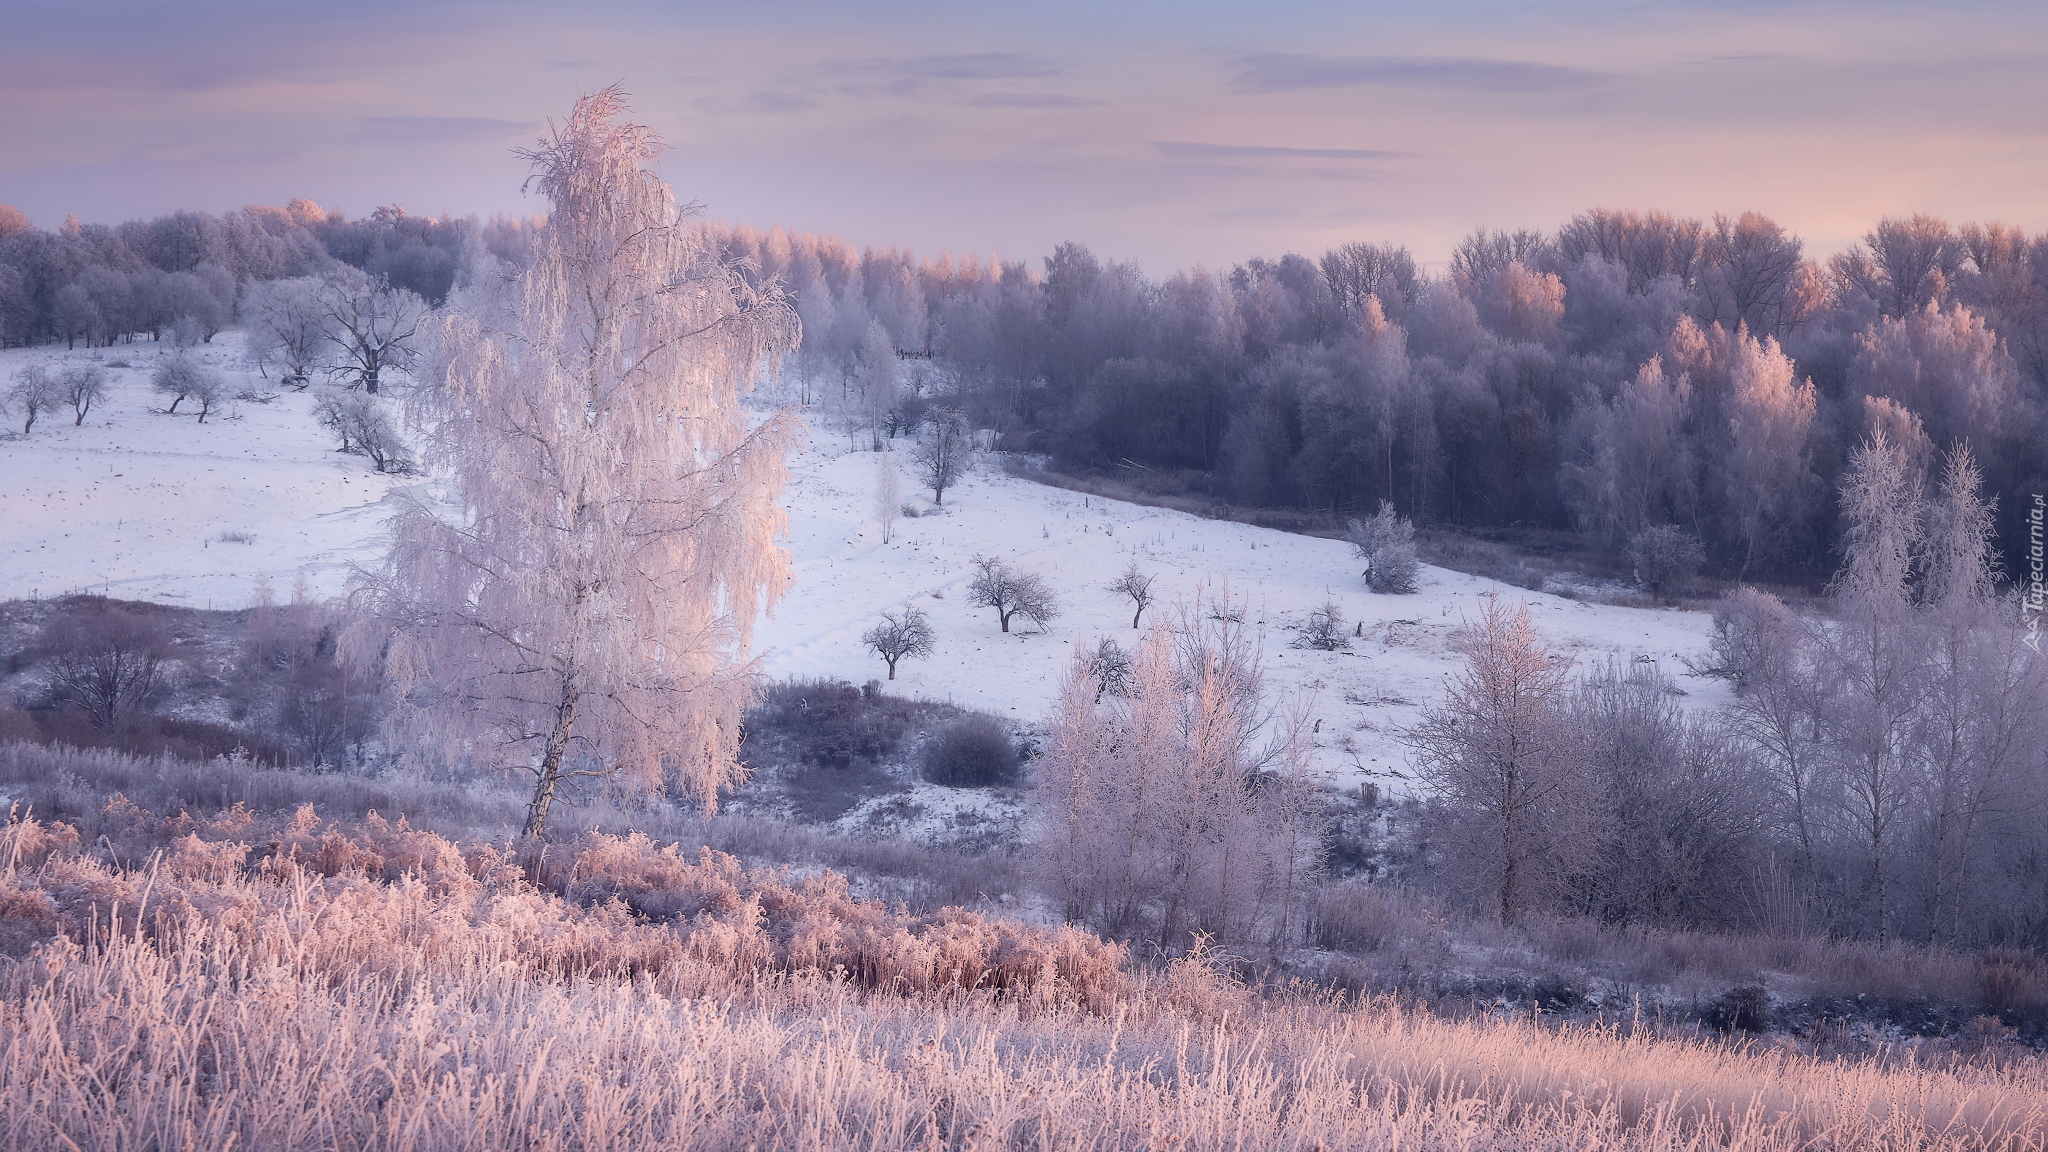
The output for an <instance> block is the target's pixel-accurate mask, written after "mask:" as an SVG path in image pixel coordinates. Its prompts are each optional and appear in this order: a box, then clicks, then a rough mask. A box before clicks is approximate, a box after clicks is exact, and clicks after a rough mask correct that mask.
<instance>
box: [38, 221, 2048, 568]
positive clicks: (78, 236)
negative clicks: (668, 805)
mask: <svg viewBox="0 0 2048 1152" xmlns="http://www.w3.org/2000/svg"><path fill="white" fill-rule="evenodd" d="M539 225H540V220H538V219H535V220H509V219H495V220H490V221H478V220H474V219H470V220H461V219H449V218H438V219H437V218H430V217H418V216H412V215H409V214H407V213H406V212H405V210H404V209H403V208H401V207H398V206H395V205H393V206H386V207H382V208H378V209H377V210H376V211H374V212H372V213H371V214H370V215H369V216H367V217H364V218H360V219H349V218H347V217H345V216H343V215H342V214H341V213H340V212H337V211H333V210H325V209H322V208H320V207H319V206H318V205H314V204H312V203H311V202H309V201H304V200H295V201H292V202H291V203H290V204H288V205H286V206H285V207H282V208H277V207H265V206H251V207H248V208H244V209H240V210H237V211H235V212H230V213H226V214H224V215H220V216H213V215H210V214H207V213H198V212H180V213H174V214H172V215H170V216H166V217H162V218H159V219H156V220H150V221H131V222H128V223H124V224H121V225H117V226H111V227H110V226H104V225H96V224H79V223H78V222H76V221H75V220H74V221H69V222H67V223H66V224H65V225H64V227H62V228H60V229H57V230H55V231H44V230H41V229H37V228H34V227H32V226H30V225H29V223H28V222H27V221H26V220H25V219H22V218H21V217H20V215H19V214H18V213H12V214H5V213H0V343H6V344H20V343H36V342H48V341H52V340H62V341H65V342H67V343H76V342H80V341H83V342H86V343H106V342H110V341H122V340H134V339H158V338H165V337H170V336H172V335H173V334H174V328H175V327H176V326H177V325H179V324H180V323H181V322H184V321H189V322H190V323H189V325H188V327H189V328H190V330H191V331H192V332H194V333H195V334H196V338H197V339H200V340H205V339H208V338H210V336H211V335H212V333H214V332H217V331H219V330H220V328H221V327H223V326H225V325H226V324H228V323H230V322H234V321H237V320H238V319H239V321H240V322H241V323H244V324H248V325H251V326H252V328H256V327H260V328H262V329H263V331H264V332H265V333H267V335H266V336H265V338H264V339H263V340H262V341H261V345H262V348H263V352H264V356H265V366H266V370H269V369H270V368H272V367H274V368H275V369H276V371H277V374H278V376H279V377H280V378H281V379H285V380H287V381H292V382H298V381H300V380H304V379H307V378H308V377H309V375H311V374H313V370H314V368H315V366H316V365H318V366H319V368H320V369H322V370H334V369H338V368H342V367H344V366H345V367H346V371H347V372H348V380H347V382H348V383H350V384H351V385H353V386H357V387H363V388H370V387H373V386H374V385H375V384H376V383H377V382H378V381H379V379H380V376H381V373H382V372H383V371H384V370H385V366H386V363H387V361H386V360H385V359H384V357H383V354H382V350H383V349H385V348H386V345H385V344H384V343H383V342H382V340H381V339H380V337H379V336H378V334H377V331H376V328H377V326H376V324H375V323H370V324H358V325H356V326H355V329H354V335H355V338H354V339H351V340H350V341H349V343H348V346H347V348H346V349H345V350H344V349H343V348H341V347H340V346H337V345H331V344H319V345H318V347H316V348H313V349H310V350H309V349H308V348H307V347H306V346H305V344H306V342H305V341H304V340H300V339H298V338H296V337H295V336H294V335H293V330H294V328H295V327H296V326H301V325H300V321H299V320H296V319H294V318H293V317H292V316H291V313H292V311H293V306H292V305H291V304H290V303H289V302H288V301H286V300H281V299H280V298H279V297H280V296H288V295H290V294H291V292H292V289H284V288H280V289H278V290H277V291H271V290H269V289H268V287H267V286H269V285H271V284H272V283H273V282H283V283H292V282H299V283H300V284H301V286H302V287H303V285H304V282H305V280H306V278H308V277H311V278H315V279H318V280H322V281H325V282H329V283H332V284H336V285H339V284H343V283H346V282H351V281H352V282H355V283H367V284H371V285H376V286H380V287H381V288H383V289H385V290H388V291H390V292H393V293H397V294H400V295H404V294H409V296H407V297H406V298H407V299H416V300H417V301H418V306H417V308H416V310H417V311H421V312H423V311H424V310H425V309H426V308H428V307H432V306H436V305H439V304H440V303H441V302H442V301H444V300H445V299H446V298H447V296H448V294H449V292H450V291H452V289H453V287H454V285H455V283H456V280H457V277H458V273H459V270H460V268H461V267H462V266H463V262H464V260H465V259H466V255H465V254H466V253H468V252H470V251H472V250H478V251H483V252H488V253H489V254H491V255H492V256H494V257H495V258H497V259H499V260H501V261H505V262H507V263H509V264H511V265H514V266H521V265H523V264H525V263H526V262H528V261H530V260H531V259H532V252H533V238H534V236H535V234H536V229H537V228H538V227H539ZM710 242H711V243H712V244H713V245H714V246H716V247H717V248H718V249H719V250H720V252H721V254H722V255H723V257H724V258H726V259H727V260H728V261H730V262H733V263H734V264H735V265H736V266H738V267H740V268H741V269H742V270H743V274H744V275H745V276H747V277H748V278H749V280H750V282H751V283H753V284H754V285H755V286H756V287H764V286H766V285H768V284H771V283H773V284H779V285H780V286H781V289H782V290H783V291H784V292H785V293H786V294H787V295H788V297H789V299H790V301H791V303H792V306H793V307H794V308H795V310H796V313H797V316H798V318H799V320H800V322H801V327H802V333H803V335H802V342H801V344H800V345H799V347H798V348H797V350H796V352H795V353H794V354H793V355H792V356H791V357H790V358H789V359H788V361H787V362H786V371H785V377H786V382H787V386H788V387H789V389H790V398H791V399H792V400H794V401H795V402H797V403H800V404H803V405H805V406H807V407H809V408H810V409H812V410H813V412H814V413H816V414H817V415H818V416H819V417H820V418H821V421H820V423H821V426H823V427H830V428H832V429H833V430H835V431H839V430H843V431H844V432H845V433H846V434H847V435H848V437H849V446H851V447H864V448H874V447H877V446H879V445H881V444H883V443H886V442H894V441H897V440H899V439H901V438H903V437H904V436H906V435H911V434H917V435H920V436H925V435H928V434H929V433H930V432H931V430H932V429H934V428H938V427H942V426H948V427H949V426H950V424H942V423H935V421H934V417H933V412H934V411H935V410H942V411H946V412H956V413H959V419H960V420H964V421H965V422H966V423H967V424H968V425H970V426H972V427H976V428H993V429H996V430H997V431H998V433H999V441H998V443H999V446H1000V447H1002V448H1005V449H1011V450H1018V451H1025V452H1034V453H1041V454H1044V455H1046V456H1048V457H1050V458H1051V459H1052V461H1053V462H1054V463H1055V464H1056V465H1057V466H1059V467H1061V468H1065V469H1069V470H1074V471H1082V472H1105V473H1113V474H1115V475H1118V476H1120V477H1122V478H1124V479H1126V480H1128V481H1131V482H1133V483H1136V484H1139V485H1142V486H1151V487H1155V488H1160V489H1163V490H1168V491H1172V492H1175V493H1177V494H1193V495H1201V496H1207V497H1209V498H1212V499H1215V500H1218V501H1224V502H1229V503H1233V504H1240V505H1253V506H1266V507H1275V508H1288V509H1296V510H1300V511H1302V512H1306V513H1309V514H1312V515H1317V516H1323V517H1326V518H1327V520H1328V525H1327V526H1329V527H1331V528H1336V529H1341V528H1342V527H1343V525H1344V524H1345V523H1346V521H1348V520H1349V519H1351V518H1363V517H1368V516H1370V515H1372V514H1373V513H1374V512H1375V510H1376V509H1378V507H1379V506H1380V503H1381V502H1382V501H1387V502H1390V503H1391V504H1392V505H1393V506H1394V508H1395V509H1396V510H1397V512H1398V513H1399V514H1400V515H1402V516H1404V517H1407V518H1409V519H1411V520H1413V521H1414V522H1415V523H1417V524H1418V525H1423V526H1429V525H1449V526H1460V527H1469V528H1490V527H1502V526H1517V527H1525V528H1526V527H1537V528H1548V529H1552V530H1557V531H1565V532H1571V533H1574V534H1577V535H1578V536H1580V537H1581V538H1582V539H1583V541H1584V542H1585V543H1586V544H1587V545H1588V546H1590V547H1593V548H1596V549H1602V550H1606V551H1607V552H1609V553H1610V554H1612V555H1613V556H1615V557H1616V558H1617V559H1627V560H1631V561H1632V560H1633V557H1634V555H1635V554H1636V553H1638V552H1640V551H1642V549H1643V547H1644V545H1645V542H1646V537H1647V534H1653V533H1662V535H1661V536H1660V537H1654V538H1649V541H1648V542H1650V543H1653V544H1655V545H1657V547H1658V549H1659V550H1661V552H1662V553H1663V554H1664V555H1665V556H1667V557H1668V556H1670V555H1672V552H1671V549H1672V547H1673V546H1675V545H1680V544H1682V542H1677V541H1673V540H1672V539H1671V533H1682V534H1683V536H1684V537H1686V538H1687V539H1689V540H1690V541H1691V542H1693V543H1694V544H1695V545H1696V546H1697V547H1698V549H1699V554H1700V557H1701V562H1702V564H1703V565H1704V567H1705V568H1706V569H1707V570H1709V571H1711V572H1713V573H1716V574H1718V575H1721V576H1724V577H1729V578H1749V579H1754V578H1758V577H1772V578H1795V579H1808V580H1818V579H1821V578H1824V577H1825V575H1826V574H1827V573H1828V572H1831V571H1832V570H1833V568H1834V557H1835V555H1836V550H1837V547H1838V545H1839V542H1840V533H1841V528H1842V524H1841V519H1840V514H1839V509H1838V507H1837V506H1836V504H1835V502H1834V501H1833V500H1832V499H1831V498H1830V493H1831V492H1833V491H1834V490H1835V488H1836V487H1837V486H1838V485H1839V483H1840V481H1841V478H1842V476H1843V474H1844V472H1845V470H1846V468H1847V467H1848V461H1849V457H1850V454H1851V453H1852V452H1853V451H1854V448H1855V445H1856V444H1857V443H1859V442H1860V441H1861V440H1862V439H1863V438H1864V437H1865V436H1866V435H1868V434H1869V432H1870V430H1871V428H1872V427H1873V425H1872V424H1871V422H1870V419H1869V417H1870V413H1871V411H1872V410H1871V408H1870V407H1869V405H1868V404H1867V403H1866V401H1869V400H1872V399H1877V400H1884V401H1886V402H1888V403H1889V404H1891V405H1893V406H1894V407H1895V408H1897V409H1898V410H1900V411H1903V412H1906V413H1910V414H1911V415H1912V416H1914V417H1915V418H1917V419H1918V420H1919V422H1920V426H1921V429H1922V431H1924V433H1925V434H1926V436H1927V437H1928V439H1929V441H1930V442H1931V443H1932V444H1933V446H1934V447H1935V448H1936V449H1937V450H1942V451H1946V450H1947V449H1948V448H1950V447H1952V446H1954V445H1957V444H1967V445H1968V446H1969V447H1970V449H1971V451H1972V452H1973V454H1974V455H1975V457H1976V459H1977V461H1978V465H1979V468H1980V470H1981V471H1982V474H1983V476H1984V481H1985V484H1986V486H1987V489H1988V491H1989V492H1990V493H1991V494H1992V495H1993V496H1994V497H1996V513H1995V515H1996V517H1997V520H1996V527H1997V530H1998V539H1999V545H2000V549H2001V552H2002V554H2004V555H2006V556H2008V557H2010V556H2013V555H2016V554H2017V552H2016V549H2017V548H2018V547H2019V545H2020V542H2021V540H2022V538H2023V536H2024V525H2023V524H2022V523H2021V519H2020V517H2021V511H2020V510H2021V508H2022V505H2023V497H2024V496H2025V495H2026V494H2027V493H2030V492H2035V491H2041V490H2044V489H2048V408H2044V388H2048V241H2044V239H2043V238H2042V237H2035V236H2028V235H2026V234H2025V233H2023V232H2021V231H2019V230H2016V229H2013V228H2010V227H2006V226H2003V225H1998V224H1965V225H1952V224H1950V223H1948V222H1946V221H1942V220H1938V219H1933V218H1930V217H1926V216H1911V217H1904V218H1891V219H1886V220H1882V221H1879V222H1878V223H1877V224H1876V226H1875V227H1873V228H1872V229H1871V230H1870V232H1868V233H1867V234H1866V235H1865V236H1864V237H1863V238H1862V240H1861V241H1860V242H1859V243H1858V244H1856V245H1854V246H1853V247H1852V248H1851V249H1850V250H1849V251H1847V252H1844V253H1841V254H1839V255H1836V256H1834V257H1830V258H1827V259H1814V258H1811V257H1810V256H1809V254H1808V253H1807V251H1806V248H1805V246H1804V245H1803V244H1802V242H1801V241H1800V239H1799V238H1798V237H1797V236H1794V235H1792V234H1790V233H1789V232H1787V231H1786V230H1785V229H1784V228H1783V227H1782V226H1780V225H1778V224H1777V223H1775V222H1774V221H1772V220H1770V219H1768V218H1766V217H1764V216H1761V215H1758V214H1756V213H1750V212H1746V213H1740V214H1736V215H1731V216H1716V217H1714V218H1713V219H1711V220H1694V219H1685V218H1679V217H1674V216H1671V215H1668V214H1665V213H1660V212H1655V211H1649V212H1636V211H1610V210H1596V211H1592V212H1587V213H1583V214H1581V215H1579V216H1576V217H1574V218H1572V219H1571V220H1569V221H1566V222H1565V223H1564V224H1563V225H1561V226H1559V227H1558V228H1557V229H1555V230H1554V231H1551V232H1540V231H1535V230H1529V229H1522V230H1516V231H1491V230H1487V229H1480V230H1478V231H1476V232H1474V233H1473V234H1472V235H1471V236H1468V237H1467V238H1466V239H1465V240H1463V241H1461V242H1460V243H1459V244H1458V245H1457V247H1456V249H1455V250H1454V251H1453V252H1452V253H1451V258H1450V260H1449V262H1448V265H1447V269H1446V271H1445V272H1444V273H1442V274H1430V273H1428V272H1425V271H1423V270H1422V269H1421V267H1420V266H1419V265H1418V263H1417V261H1416V259H1415V258H1414V257H1413V256H1412V255H1411V254H1410V253H1409V252H1407V251H1406V250H1405V249H1403V248H1401V247H1399V246H1397V245H1389V244H1374V243H1368V242H1363V241H1358V242H1351V243H1346V244H1343V245H1340V246H1338V247H1336V248H1333V249H1331V250H1330V251H1328V252H1326V253H1324V254H1323V255H1322V256H1321V257H1319V258H1316V259H1311V258H1309V257H1306V256H1301V255H1284V256H1281V257H1279V258H1277V259H1269V258H1255V259H1250V260H1247V261H1245V262H1244V263H1242V264H1239V265H1236V266H1234V267H1232V268H1229V269H1227V270H1219V271H1210V270H1204V269H1187V270H1181V271H1175V272H1172V273H1170V274H1167V275H1165V276H1164V277H1163V278H1159V277H1154V276H1148V275H1147V274H1146V273H1145V272H1144V271H1143V270H1141V269H1139V268H1138V267H1136V266H1134V265H1130V264H1121V263H1116V262H1105V261H1103V260H1101V259H1099V258H1097V257H1096V256H1095V255H1094V254H1092V253H1091V252H1090V251H1089V250H1088V249H1087V248H1085V247H1083V246H1081V245H1079V244H1072V243H1069V244H1063V245H1061V246H1059V247H1058V248H1057V249H1056V250H1055V251H1054V252H1053V253H1052V254H1051V255H1050V256H1047V257H1045V258H1044V259H1043V260H1042V261H1039V262H1037V263H1036V264H1033V263H1030V262H1025V261H1016V260H1004V259H1000V258H997V257H994V256H991V257H987V258H982V257H979V256H971V255H970V256H965V257H959V258H956V257H953V256H949V255H941V256H939V257H937V258H935V259H923V258H919V257H918V256H916V255H915V254H914V253H911V252H908V251H903V250H895V249H888V250H880V249H855V248H853V247H850V246H848V245H846V244H844V243H842V242H840V241H837V240H835V239H833V238H831V237H829V236H818V235H812V234H800V233H793V232H790V231H787V230H782V229H775V230H770V231H766V232H763V231H759V230H756V229H752V228H748V227H744V226H713V227H711V229H710ZM399 311H400V312H403V311H404V310H403V309H400V310H399ZM373 319H374V317H373ZM400 319H403V317H402V316H401V317H400ZM402 329H403V325H402V324H401V325H400V327H399V330H401V331H402ZM315 343H316V344H318V342H317V341H316V342H315ZM392 347H393V350H396V351H398V352H399V353H400V354H401V355H402V352H403V341H401V342H400V343H399V345H397V346H392ZM392 366H394V367H399V368H403V367H404V366H405V365H404V364H403V363H393V364H392ZM946 419H947V420H951V418H950V417H949V418H946ZM910 451H912V452H916V451H918V449H916V448H911V449H910ZM918 467H919V469H920V470H921V471H923V472H925V473H926V474H925V475H923V476H920V477H919V479H920V481H923V482H926V483H928V485H929V486H930V487H931V488H932V490H933V491H934V493H935V494H942V493H943V491H944V489H945V487H947V486H948V485H949V484H950V476H949V474H948V470H947V468H946V467H945V466H944V462H943V461H940V462H938V463H936V464H933V463H930V462H927V461H919V462H918ZM934 469H936V470H934ZM933 481H936V482H935V483H934V482H933Z"/></svg>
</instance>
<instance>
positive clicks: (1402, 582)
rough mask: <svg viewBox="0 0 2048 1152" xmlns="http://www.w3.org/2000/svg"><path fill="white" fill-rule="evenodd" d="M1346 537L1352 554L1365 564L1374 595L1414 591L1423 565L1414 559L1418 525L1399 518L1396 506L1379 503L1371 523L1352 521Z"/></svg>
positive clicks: (1366, 577) (1367, 582) (1369, 521)
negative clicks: (1395, 509) (1416, 578)
mask: <svg viewBox="0 0 2048 1152" xmlns="http://www.w3.org/2000/svg"><path fill="white" fill-rule="evenodd" d="M1344 538H1345V539H1346V540H1348V541H1350V543H1351V551H1352V554H1353V555H1355V556H1357V557H1358V558H1359V559H1361V560H1363V561H1365V582H1366V586H1367V587H1369V588H1371V589H1372V590H1373V591H1375V592H1392V593H1407V592H1413V591H1415V577H1416V575H1417V572H1418V570H1419V569H1420V568H1421V562H1420V561H1419V560H1417V559H1416V557H1415V524H1414V522H1413V521H1411V520H1409V519H1408V518H1407V517H1405V516H1396V515H1395V514H1394V506H1393V504H1391V503H1389V502H1388V501H1385V500H1382V501H1380V510H1379V511H1378V512H1376V513H1374V514H1373V516H1372V519H1370V520H1353V521H1352V522H1351V527H1350V530H1349V531H1347V532H1346V533H1345V534H1344Z"/></svg>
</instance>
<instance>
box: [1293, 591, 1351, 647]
mask: <svg viewBox="0 0 2048 1152" xmlns="http://www.w3.org/2000/svg"><path fill="white" fill-rule="evenodd" d="M1345 623H1346V622H1345V619H1344V616H1343V614H1342V613H1341V612H1340V611H1339V610H1338V608H1337V602H1336V601H1335V600H1326V601H1324V602H1323V605H1322V607H1320V608H1317V609H1316V610H1315V611H1313V612H1310V613H1309V614H1308V619H1307V620H1305V621H1303V622H1302V625H1301V635H1300V636H1298V637H1296V638H1295V641H1294V646H1295V647H1297V648H1314V649H1317V650H1318V651H1322V652H1335V651H1337V650H1338V649H1340V648H1349V647H1351V641H1350V640H1349V639H1348V638H1346V637H1345V635H1344V628H1345Z"/></svg>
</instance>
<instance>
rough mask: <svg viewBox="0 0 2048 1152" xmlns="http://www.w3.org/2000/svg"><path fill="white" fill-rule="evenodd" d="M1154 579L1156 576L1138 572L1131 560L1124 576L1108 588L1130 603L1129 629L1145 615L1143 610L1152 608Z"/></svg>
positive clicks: (1136, 565) (1136, 624)
mask: <svg viewBox="0 0 2048 1152" xmlns="http://www.w3.org/2000/svg"><path fill="white" fill-rule="evenodd" d="M1155 579H1157V576H1156V574H1154V573H1151V572H1141V571H1139V570H1138V562H1137V561H1136V560H1133V561H1131V566H1130V567H1128V568H1126V569H1124V574H1123V575H1121V576H1119V577H1117V578H1116V583H1114V584H1111V585H1110V586H1109V590H1110V591H1111V592H1114V593H1115V594H1117V595H1118V596H1122V597H1125V598H1126V599H1128V600H1129V601H1130V602H1131V608H1132V611H1131V627H1133V628H1136V627H1137V626H1138V620H1139V618H1141V617H1143V616H1144V615H1145V609H1147V608H1150V607H1151V606H1152V601H1153V599H1154V597H1153V595H1152V581H1153V580H1155Z"/></svg>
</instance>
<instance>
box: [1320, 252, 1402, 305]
mask: <svg viewBox="0 0 2048 1152" xmlns="http://www.w3.org/2000/svg"><path fill="white" fill-rule="evenodd" d="M1321 265H1322V270H1323V279H1324V281H1325V282H1327V283H1328V284H1329V286H1330V294H1331V295H1332V296H1334V297H1336V298H1337V304H1338V305H1339V306H1340V307H1342V308H1344V309H1346V310H1347V311H1351V312H1361V311H1363V310H1364V309H1365V302H1366V299H1367V298H1368V297H1377V298H1378V299H1379V301H1380V303H1381V305H1382V306H1384V307H1385V308H1387V309H1388V310H1389V311H1391V312H1393V313H1394V315H1396V316H1400V315H1404V314H1406V312H1407V310H1408V305H1410V304H1413V303H1415V296H1416V292H1417V289H1418V287H1419V285H1420V278H1419V277H1418V276H1417V275H1416V271H1415V257H1413V256H1411V255H1409V253H1408V249H1406V248H1404V247H1402V246H1401V245H1398V244H1365V243H1357V242H1354V243H1350V244H1345V245H1342V246H1340V247H1336V248H1332V249H1330V250H1329V251H1328V252H1325V253H1323V259H1322V261H1321Z"/></svg>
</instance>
